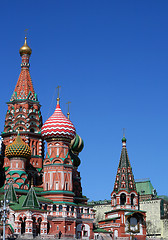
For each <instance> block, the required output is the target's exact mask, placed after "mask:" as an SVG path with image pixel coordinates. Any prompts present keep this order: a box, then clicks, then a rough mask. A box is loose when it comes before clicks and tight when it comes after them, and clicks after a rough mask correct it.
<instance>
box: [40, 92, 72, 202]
mask: <svg viewBox="0 0 168 240" xmlns="http://www.w3.org/2000/svg"><path fill="white" fill-rule="evenodd" d="M59 102H60V99H59V97H58V98H57V106H56V109H55V111H54V113H53V114H52V116H51V117H49V119H48V120H47V121H46V122H45V123H44V125H43V126H42V129H41V133H42V136H43V137H44V139H45V140H46V141H47V154H46V159H45V160H44V163H43V167H44V179H43V182H44V184H43V188H44V191H46V194H47V197H48V198H51V199H52V200H54V201H58V200H59V201H66V202H69V201H70V202H73V197H74V193H73V192H72V190H73V184H72V171H73V162H72V160H71V157H70V155H69V145H70V142H71V140H72V139H73V138H74V137H75V135H76V130H75V127H74V125H73V124H72V122H71V121H70V120H69V119H68V118H67V117H66V116H65V115H64V114H63V113H62V111H61V108H60V103H59ZM60 191H61V193H60ZM49 194H50V195H49Z"/></svg>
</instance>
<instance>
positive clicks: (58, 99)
mask: <svg viewBox="0 0 168 240" xmlns="http://www.w3.org/2000/svg"><path fill="white" fill-rule="evenodd" d="M56 88H57V89H58V94H57V105H59V102H60V97H59V93H60V92H59V90H60V88H61V86H58V87H56Z"/></svg>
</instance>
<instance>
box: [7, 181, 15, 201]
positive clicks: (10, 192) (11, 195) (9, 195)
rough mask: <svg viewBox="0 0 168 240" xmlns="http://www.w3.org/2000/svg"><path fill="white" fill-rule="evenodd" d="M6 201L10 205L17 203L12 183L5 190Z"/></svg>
mask: <svg viewBox="0 0 168 240" xmlns="http://www.w3.org/2000/svg"><path fill="white" fill-rule="evenodd" d="M6 199H7V200H9V201H10V202H12V203H17V202H18V199H17V196H16V192H15V188H14V186H13V184H12V182H11V183H10V184H9V187H8V189H7V192H6Z"/></svg>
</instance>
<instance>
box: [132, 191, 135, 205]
mask: <svg viewBox="0 0 168 240" xmlns="http://www.w3.org/2000/svg"><path fill="white" fill-rule="evenodd" d="M134 198H135V195H134V194H131V206H134Z"/></svg>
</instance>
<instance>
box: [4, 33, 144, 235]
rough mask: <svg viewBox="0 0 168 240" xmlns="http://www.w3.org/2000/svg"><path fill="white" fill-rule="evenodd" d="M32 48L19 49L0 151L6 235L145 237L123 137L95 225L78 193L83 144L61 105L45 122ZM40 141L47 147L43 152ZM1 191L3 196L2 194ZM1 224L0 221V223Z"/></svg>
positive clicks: (142, 219)
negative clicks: (107, 206)
mask: <svg viewBox="0 0 168 240" xmlns="http://www.w3.org/2000/svg"><path fill="white" fill-rule="evenodd" d="M31 52H32V50H31V48H30V47H29V46H28V44H27V38H26V37H25V43H24V45H23V46H22V47H21V48H20V50H19V53H20V56H21V58H22V62H21V73H20V76H19V79H18V81H17V84H16V87H15V89H14V92H13V94H12V97H11V99H10V101H9V102H7V105H8V110H7V113H6V118H5V126H4V130H3V132H2V134H1V136H2V146H1V155H0V198H1V200H4V198H5V199H8V200H9V201H10V203H9V213H8V217H7V222H6V234H7V235H8V236H15V237H22V238H23V239H30V238H33V237H36V236H40V237H42V238H45V237H50V238H55V237H59V238H60V237H63V238H69V239H70V238H71V239H75V238H79V239H81V238H82V239H94V238H95V239H98V238H99V237H100V235H101V234H104V236H106V238H108V239H116V238H118V239H119V238H122V239H129V238H130V237H131V236H133V234H135V233H136V238H137V239H142V240H144V239H145V236H146V228H145V212H143V211H140V210H139V208H138V194H137V192H136V187H135V182H134V176H133V173H132V168H131V165H130V162H129V159H128V154H127V150H126V139H125V138H123V139H122V143H123V146H122V152H121V158H120V162H119V167H118V170H117V176H116V181H115V184H114V190H113V192H112V194H111V199H112V200H111V211H110V212H107V213H106V214H105V219H104V220H103V221H100V222H99V223H98V226H97V228H95V227H94V216H95V212H94V210H93V208H92V207H91V206H90V205H88V203H87V200H88V199H87V198H86V197H85V196H83V194H82V187H81V177H80V172H79V171H78V167H79V165H80V158H79V153H80V152H81V151H82V149H83V147H84V143H83V140H82V138H81V137H80V136H79V135H78V134H77V133H76V129H75V126H74V125H73V123H72V122H71V121H70V119H69V115H68V117H66V116H65V115H64V114H63V113H62V111H61V107H60V98H59V96H58V98H57V105H56V109H55V111H54V113H53V114H52V116H50V117H49V118H48V120H47V121H46V122H45V123H44V124H43V122H42V115H41V111H40V107H41V105H40V103H39V101H38V98H37V95H36V93H35V91H34V88H33V84H32V80H31V77H30V72H29V67H30V64H29V60H30V56H31ZM44 141H46V142H47V151H46V154H45V153H44V152H45V151H44ZM4 196H5V197H4ZM0 229H2V225H1V226H0Z"/></svg>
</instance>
